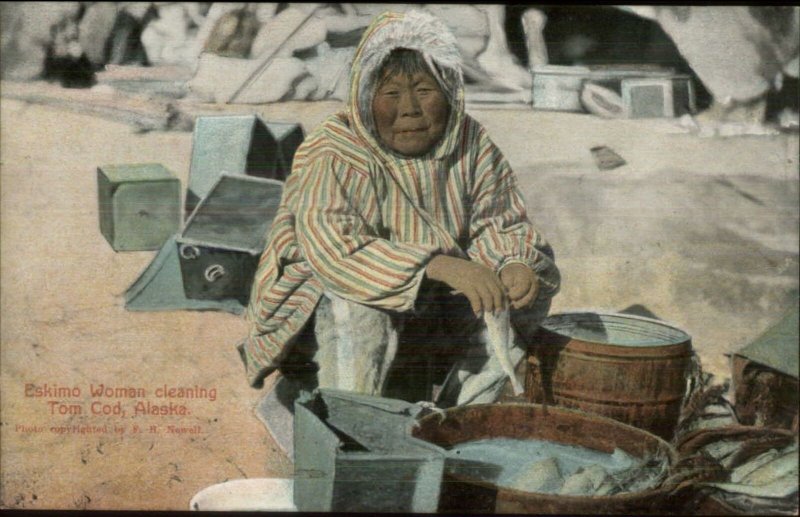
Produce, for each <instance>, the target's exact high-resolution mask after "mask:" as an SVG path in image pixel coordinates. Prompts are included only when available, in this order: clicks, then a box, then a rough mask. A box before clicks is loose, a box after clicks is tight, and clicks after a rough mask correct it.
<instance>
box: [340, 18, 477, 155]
mask: <svg viewBox="0 0 800 517" xmlns="http://www.w3.org/2000/svg"><path fill="white" fill-rule="evenodd" d="M396 48H408V49H412V50H417V51H419V52H420V53H421V54H422V56H423V58H424V59H425V62H426V63H427V64H428V67H429V68H431V70H434V71H435V75H438V77H436V79H437V81H438V82H439V85H440V86H441V88H442V90H443V91H444V92H445V95H446V97H447V99H448V100H449V102H450V119H449V121H448V125H447V129H446V130H445V134H444V136H443V138H442V140H441V142H439V144H438V145H437V146H436V148H434V150H433V151H432V156H429V158H440V159H441V158H444V157H445V156H448V155H449V154H451V153H452V152H453V150H454V149H455V144H456V142H457V140H458V138H457V137H458V133H459V128H460V127H461V126H462V122H463V119H464V79H463V75H462V72H461V54H460V53H459V51H458V47H457V46H456V38H455V36H454V35H453V33H452V32H451V31H450V29H449V28H448V27H447V26H446V25H445V24H444V23H443V22H442V21H441V20H439V19H438V18H436V17H435V16H433V15H431V14H429V13H426V12H423V11H417V10H411V11H408V12H406V13H391V12H387V13H383V14H381V15H379V16H378V17H376V18H375V20H374V21H373V22H372V24H371V25H370V26H369V27H368V28H367V30H366V31H365V32H364V35H363V36H362V38H361V42H360V43H359V45H358V48H357V49H356V52H355V55H354V57H353V66H352V68H351V71H350V94H349V99H348V114H349V118H350V121H351V127H352V129H353V131H355V133H356V134H357V135H358V137H359V138H360V139H362V140H363V141H364V142H365V143H366V144H367V146H368V147H369V148H370V150H371V151H373V152H375V153H377V154H379V155H380V156H382V157H384V158H388V157H389V156H393V157H394V158H395V159H396V158H397V156H396V155H394V153H392V152H391V151H389V150H388V149H386V148H385V147H383V146H382V145H381V144H380V143H379V140H378V137H377V134H376V132H375V130H374V122H373V120H372V99H373V96H374V93H375V91H374V90H375V83H376V81H377V77H376V72H377V70H378V69H379V68H380V66H381V64H382V63H383V61H384V60H385V59H386V57H388V55H389V53H390V52H391V51H392V50H394V49H396ZM434 64H435V65H436V66H433V65H434ZM437 69H438V71H437ZM437 72H438V73H437Z"/></svg>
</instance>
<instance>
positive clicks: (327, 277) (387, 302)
mask: <svg viewBox="0 0 800 517" xmlns="http://www.w3.org/2000/svg"><path fill="white" fill-rule="evenodd" d="M300 173H301V174H303V177H302V178H301V179H300V182H301V183H300V186H299V189H300V192H301V193H300V195H299V196H298V204H299V206H298V207H296V210H295V214H296V229H297V240H298V242H299V243H300V246H301V247H302V249H303V254H304V255H305V257H306V260H307V261H308V263H309V265H310V266H311V269H312V270H313V272H314V274H315V276H316V277H317V278H318V279H319V280H320V282H322V284H323V286H324V288H325V289H326V290H327V291H330V292H332V293H334V294H336V295H338V296H340V297H342V298H344V299H347V300H350V301H354V302H359V303H364V304H367V305H370V306H373V307H377V308H382V309H389V310H394V311H407V310H411V309H413V307H414V300H415V299H416V297H417V293H418V291H419V286H420V283H421V281H422V277H423V276H424V273H425V270H424V268H425V266H426V265H427V263H428V262H429V261H430V259H431V257H432V255H433V253H435V252H436V251H437V250H438V249H437V247H435V246H430V245H428V246H426V245H422V244H411V243H399V242H392V241H390V240H387V239H385V238H381V237H380V236H379V235H378V231H377V229H376V228H373V227H372V226H371V225H370V224H369V221H374V220H377V219H378V213H377V212H378V211H379V210H380V206H379V203H378V200H377V198H376V194H375V189H374V188H373V185H372V181H371V179H370V176H369V174H368V173H367V172H364V171H358V170H356V169H354V168H353V167H352V166H350V165H349V164H347V163H346V162H344V161H343V160H341V159H340V158H339V157H338V156H336V155H335V154H333V153H324V154H322V155H320V156H318V157H315V158H314V159H313V160H311V161H310V163H309V164H308V166H307V167H304V170H303V171H302V172H300Z"/></svg>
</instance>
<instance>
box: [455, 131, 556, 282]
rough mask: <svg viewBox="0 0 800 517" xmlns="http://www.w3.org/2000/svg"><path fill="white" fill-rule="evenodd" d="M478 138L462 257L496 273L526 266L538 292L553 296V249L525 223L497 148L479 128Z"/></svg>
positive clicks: (519, 200)
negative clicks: (467, 238)
mask: <svg viewBox="0 0 800 517" xmlns="http://www.w3.org/2000/svg"><path fill="white" fill-rule="evenodd" d="M478 140H479V151H478V158H477V161H476V168H475V182H474V184H473V189H472V196H471V199H472V209H471V218H470V245H469V248H468V249H467V254H468V255H469V257H470V259H471V260H474V261H476V262H480V263H482V264H485V265H486V266H488V267H491V268H492V269H493V270H494V271H495V272H498V273H499V272H500V270H501V269H502V268H503V267H504V266H506V265H507V264H510V263H512V262H521V263H524V264H527V265H528V266H529V267H530V268H531V269H533V270H534V272H536V275H537V277H538V278H539V288H540V292H542V293H543V294H546V295H551V296H552V295H554V294H555V293H556V292H558V289H559V287H560V284H561V276H560V273H559V271H558V267H556V264H555V261H554V255H553V250H552V248H551V247H550V245H549V244H548V243H547V241H546V240H545V239H544V237H542V235H541V234H540V233H539V232H538V231H537V230H536V228H535V227H534V226H533V225H532V224H531V222H530V220H529V219H528V215H527V210H526V208H525V200H524V198H523V197H522V193H521V192H520V190H519V186H518V185H517V178H516V175H515V174H514V172H513V171H512V170H511V166H510V165H509V163H508V161H507V160H506V159H505V157H504V156H503V154H502V153H501V152H500V149H498V148H497V146H496V145H495V144H494V143H493V142H492V141H491V140H490V139H489V136H488V135H487V134H486V131H485V130H483V129H481V131H480V132H479V136H478Z"/></svg>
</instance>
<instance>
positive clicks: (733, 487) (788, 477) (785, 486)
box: [709, 470, 798, 498]
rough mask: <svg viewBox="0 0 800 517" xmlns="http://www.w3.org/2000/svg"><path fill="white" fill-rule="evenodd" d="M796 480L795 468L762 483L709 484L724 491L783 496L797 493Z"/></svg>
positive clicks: (758, 495)
mask: <svg viewBox="0 0 800 517" xmlns="http://www.w3.org/2000/svg"><path fill="white" fill-rule="evenodd" d="M797 480H798V477H797V471H796V470H795V471H794V472H789V473H788V474H785V475H783V476H782V477H779V478H777V479H773V480H772V481H771V482H769V483H767V484H764V485H745V484H742V483H709V485H710V486H714V487H717V488H719V489H721V490H725V491H726V492H735V493H739V494H746V495H752V496H756V497H770V498H784V497H789V496H791V495H792V494H796V493H797V490H798V488H797Z"/></svg>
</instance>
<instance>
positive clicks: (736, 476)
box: [731, 449, 778, 483]
mask: <svg viewBox="0 0 800 517" xmlns="http://www.w3.org/2000/svg"><path fill="white" fill-rule="evenodd" d="M776 456H778V451H777V450H775V449H770V450H768V451H767V452H765V453H763V454H759V455H758V456H756V457H755V458H753V459H752V460H750V461H748V462H747V463H745V464H743V465H740V466H739V467H737V468H735V469H733V472H731V482H732V483H739V482H741V481H742V479H744V478H745V477H746V476H748V475H750V473H752V472H753V471H754V470H756V469H757V468H759V467H761V466H762V465H766V464H767V463H769V462H770V461H772V460H773V459H775V457H776Z"/></svg>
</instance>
